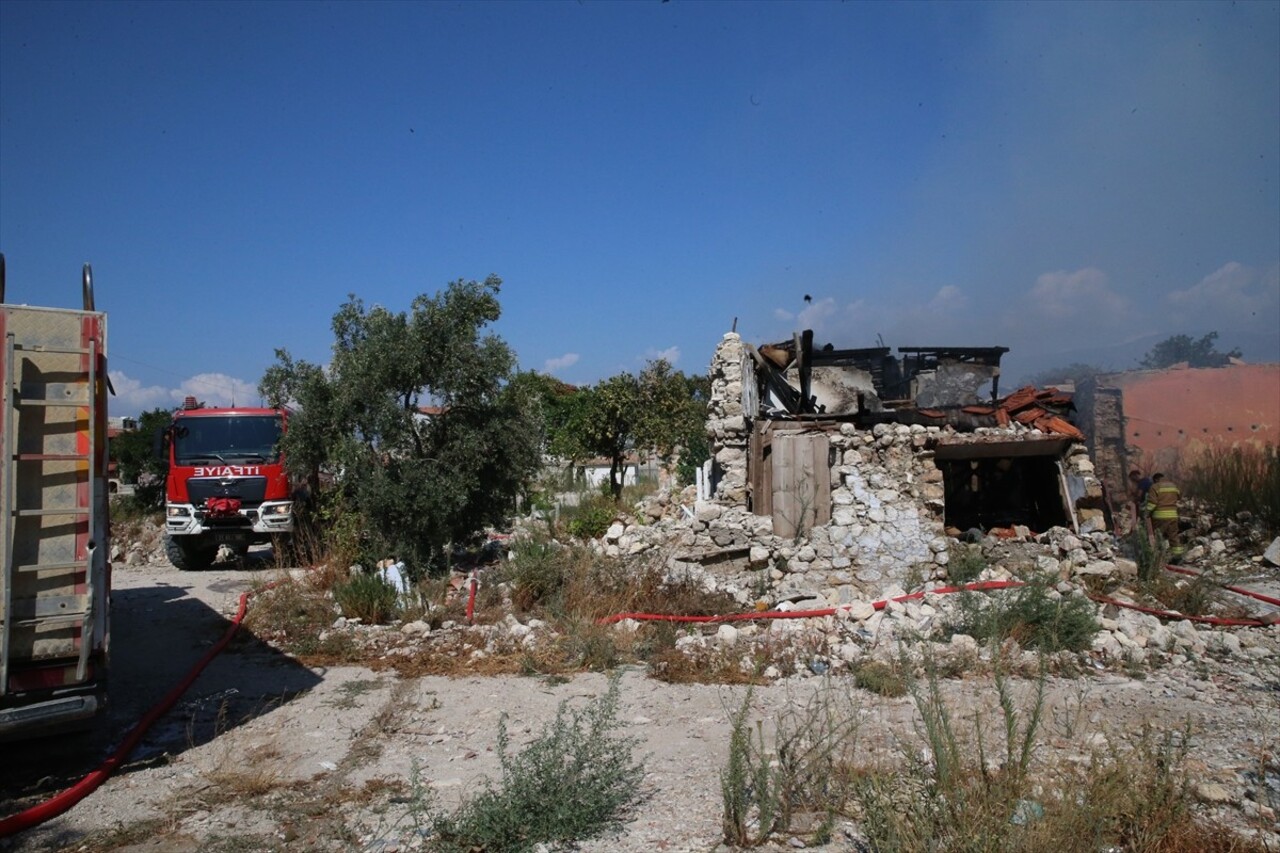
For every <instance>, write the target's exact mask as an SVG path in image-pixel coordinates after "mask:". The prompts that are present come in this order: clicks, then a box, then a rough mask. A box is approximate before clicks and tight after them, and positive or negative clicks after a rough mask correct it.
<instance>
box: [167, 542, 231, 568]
mask: <svg viewBox="0 0 1280 853" xmlns="http://www.w3.org/2000/svg"><path fill="white" fill-rule="evenodd" d="M188 538H189V537H186V536H178V537H174V536H166V537H165V538H164V553H165V556H167V557H168V558H169V562H170V563H173V565H174V566H175V567H176V568H178V569H181V570H183V571H198V570H200V569H207V568H209V566H210V564H212V563H213V558H214V557H215V556H217V553H218V551H217V549H216V548H208V547H201V546H200V545H199V544H197V543H195V542H187V541H186V540H187V539H188Z"/></svg>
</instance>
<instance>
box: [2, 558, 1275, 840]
mask: <svg viewBox="0 0 1280 853" xmlns="http://www.w3.org/2000/svg"><path fill="white" fill-rule="evenodd" d="M273 575H274V570H272V569H270V568H269V567H267V565H266V564H265V563H258V564H251V565H249V566H247V567H243V568H229V569H215V570H211V571H205V572H198V573H188V572H179V571H177V570H176V569H174V568H173V567H172V566H169V565H167V564H163V565H158V564H150V565H142V566H134V567H126V566H124V565H122V564H121V565H117V566H116V568H115V578H114V585H115V606H114V617H113V618H114V622H113V628H112V644H113V648H112V654H113V667H114V669H113V673H112V705H111V709H110V713H109V717H108V719H107V720H106V721H105V723H104V725H103V726H102V727H101V728H100V729H99V730H98V731H97V732H95V733H94V734H92V735H88V736H83V737H78V738H71V739H63V740H59V741H55V742H52V743H51V742H32V743H27V744H8V745H4V746H3V747H0V749H2V750H3V753H2V754H3V761H0V815H5V814H11V813H14V812H16V811H18V810H20V809H21V808H22V807H25V806H27V805H30V804H32V803H34V802H38V801H39V800H40V799H42V798H43V796H47V795H48V794H50V793H52V792H54V791H57V790H60V789H61V788H63V787H65V786H66V785H68V784H70V783H71V782H73V781H75V780H76V779H77V778H79V776H80V775H81V774H83V773H84V772H86V771H87V770H89V769H91V768H92V767H94V766H95V765H96V762H97V761H100V760H101V758H102V757H103V756H104V755H105V754H106V751H107V750H108V748H109V747H110V746H111V745H112V744H114V743H116V742H118V741H119V739H120V738H121V737H122V736H123V733H124V732H125V731H127V729H128V727H129V726H130V725H132V723H133V721H135V720H136V719H137V718H138V717H139V716H141V714H142V713H143V712H144V711H145V710H146V709H147V708H148V707H150V706H151V704H152V703H154V702H155V701H156V700H157V699H159V698H160V696H162V695H163V694H164V693H165V692H166V691H167V690H169V689H170V687H171V686H172V685H173V684H174V683H175V682H176V681H177V679H178V678H179V677H180V675H181V674H182V673H184V672H185V671H186V670H187V669H188V668H189V667H190V666H191V665H192V664H193V663H194V662H195V661H196V660H197V659H198V658H199V657H200V656H201V655H202V654H204V652H205V651H207V650H208V648H209V647H210V646H211V645H212V644H213V643H214V642H216V640H217V639H218V637H220V636H221V634H222V632H223V631H224V630H225V628H226V624H227V619H228V618H229V616H230V614H232V613H234V610H235V606H236V603H237V601H238V598H239V595H240V593H241V592H242V591H244V590H246V589H248V588H249V586H250V584H251V583H252V582H253V581H254V580H257V579H267V578H270V577H271V576H273ZM1255 630H1262V631H1266V632H1268V636H1269V637H1271V638H1273V639H1274V638H1277V637H1280V628H1277V627H1271V628H1267V629H1255ZM822 684H823V681H822V680H821V679H818V678H807V679H789V680H785V681H783V682H780V683H778V684H774V685H771V686H769V687H765V688H757V689H756V690H755V692H754V694H753V700H752V701H753V705H752V709H753V710H752V719H760V720H765V721H768V720H770V719H772V718H773V717H775V716H776V715H777V714H778V713H779V711H780V710H782V709H784V708H786V707H788V706H791V705H794V704H795V703H797V702H801V701H804V700H805V699H806V698H807V697H808V696H810V695H812V692H813V691H814V690H817V689H820V688H821V686H822ZM606 686H607V682H606V679H605V677H604V676H601V675H596V674H586V675H579V676H576V677H574V678H572V679H569V680H568V681H560V682H557V681H552V680H547V679H544V678H536V677H500V678H459V679H446V678H438V677H424V678H417V679H402V678H398V677H396V676H395V675H394V674H392V673H390V672H374V671H372V670H369V669H365V668H362V667H349V666H343V667H334V668H328V669H324V668H306V667H303V666H301V665H299V664H298V663H297V662H296V661H294V660H292V659H291V658H288V657H287V656H284V655H282V654H279V653H278V652H276V651H274V650H272V649H270V648H269V647H265V646H263V645H260V644H255V643H237V644H233V646H232V648H230V649H229V650H228V651H227V652H225V653H224V654H222V655H221V656H219V657H218V658H217V659H216V660H215V661H214V662H213V663H212V664H211V665H210V667H209V668H208V669H207V670H206V671H205V673H204V674H203V675H202V676H201V677H200V678H199V679H198V680H197V682H196V683H195V684H194V686H193V687H192V688H191V689H190V690H189V691H188V692H187V694H186V695H185V696H184V698H183V700H182V701H181V703H180V704H179V706H178V708H176V709H175V710H174V711H173V712H171V713H170V714H169V715H167V716H166V717H165V718H164V719H163V720H161V722H160V723H159V724H158V725H157V726H156V727H155V728H154V729H153V730H152V732H151V733H150V734H149V735H148V736H147V738H146V739H145V741H144V742H143V744H142V745H141V746H140V748H139V749H138V750H137V751H136V752H135V753H134V755H133V756H132V758H131V759H130V761H129V763H128V765H127V766H126V767H125V768H124V769H123V771H122V772H120V773H118V774H116V775H115V776H113V777H112V778H111V779H109V780H108V781H107V782H106V783H105V784H104V785H103V786H102V787H101V788H100V789H99V790H98V791H97V792H96V793H94V794H93V795H92V796H90V797H89V798H88V799H87V800H85V801H84V802H83V803H81V804H80V805H79V806H77V807H75V808H74V809H72V810H71V811H70V812H68V813H66V814H65V815H63V816H61V817H58V818H56V819H54V820H52V821H50V822H48V823H46V824H44V825H43V826H40V827H37V828H35V829H32V830H30V831H28V832H26V833H23V834H22V835H20V836H18V837H16V838H11V839H7V840H0V850H6V851H7V850H14V851H18V850H21V851H54V850H87V851H95V850H104V849H114V850H128V851H188V850H265V849H283V850H350V849H368V850H378V851H392V850H398V849H414V848H415V847H417V846H420V842H421V838H420V836H418V835H416V834H415V833H414V832H412V831H411V830H410V828H409V826H408V824H407V823H406V822H405V821H404V820H403V819H402V818H403V817H404V815H405V812H406V810H407V809H408V805H407V804H406V803H404V802H395V801H394V800H403V799H404V797H402V796H401V797H394V796H392V795H393V794H394V790H395V789H393V788H390V787H388V786H385V785H383V784H382V781H386V782H389V783H392V784H394V783H403V782H407V781H408V780H409V779H410V778H411V776H412V775H413V774H414V768H415V767H416V768H418V773H419V774H420V778H421V780H422V781H423V782H424V783H425V784H427V785H428V786H429V787H430V788H431V789H432V790H433V791H434V792H435V793H436V795H437V796H438V798H439V800H440V802H441V804H443V805H445V806H448V805H450V804H452V803H456V802H457V801H458V800H459V799H460V798H461V797H462V796H464V795H465V794H467V793H468V792H472V791H475V790H476V789H477V786H478V785H479V784H480V783H481V782H482V780H484V779H485V778H486V777H489V778H493V777H495V776H496V775H497V772H498V760H497V756H496V753H495V746H496V741H497V731H498V721H499V717H500V715H501V714H503V713H505V714H507V715H508V727H509V731H510V732H511V737H512V742H513V744H514V745H515V746H517V747H518V746H519V745H520V744H521V743H523V742H526V741H528V740H529V739H531V738H532V737H533V736H534V735H535V734H536V733H537V732H538V731H539V730H540V729H541V728H542V727H543V726H544V725H545V724H546V723H547V722H549V721H550V720H551V719H552V718H553V717H554V715H555V711H556V708H557V707H558V706H559V704H560V703H562V702H568V703H569V704H570V705H571V706H579V705H581V704H583V703H586V702H587V701H589V700H590V699H591V698H593V697H596V696H599V695H600V694H601V693H602V692H603V691H604V690H605V689H606ZM1048 687H1049V689H1048V705H1047V710H1046V713H1045V718H1044V719H1045V726H1046V728H1045V735H1046V736H1045V738H1044V742H1045V747H1044V749H1046V750H1059V751H1061V752H1062V753H1064V754H1067V755H1073V756H1074V755H1084V754H1085V753H1086V752H1087V750H1088V749H1089V748H1090V746H1093V745H1096V744H1097V743H1098V738H1099V737H1100V736H1101V735H1102V734H1107V733H1117V732H1119V733H1124V732H1128V733H1132V732H1136V731H1138V730H1139V729H1140V728H1141V727H1142V725H1143V724H1144V723H1149V724H1153V725H1155V726H1156V727H1157V728H1169V729H1172V728H1179V727H1181V726H1182V725H1183V724H1184V722H1187V721H1189V722H1190V723H1191V725H1192V726H1193V729H1194V731H1195V739H1194V747H1193V751H1192V754H1191V762H1192V763H1191V767H1192V769H1193V772H1194V774H1195V778H1196V780H1197V782H1198V783H1199V784H1200V785H1201V786H1204V794H1205V796H1204V799H1206V800H1209V799H1214V798H1215V796H1214V795H1215V794H1218V793H1222V794H1224V796H1223V797H1222V799H1223V802H1221V803H1218V804H1215V805H1212V806H1206V808H1210V809H1211V810H1212V812H1213V814H1214V815H1215V816H1217V817H1219V818H1221V819H1224V820H1226V821H1228V822H1229V823H1231V824H1233V825H1235V826H1238V827H1242V828H1244V827H1252V828H1254V829H1257V828H1259V827H1265V828H1266V829H1267V830H1268V831H1269V832H1271V833H1275V832H1280V824H1277V823H1276V817H1275V815H1276V810H1278V808H1280V802H1276V800H1278V799H1280V778H1277V779H1276V780H1275V783H1274V787H1273V788H1271V789H1270V790H1269V791H1268V790H1264V791H1263V794H1262V796H1261V803H1259V802H1257V801H1255V800H1257V799H1258V797H1257V795H1255V796H1254V798H1253V799H1251V798H1250V796H1249V794H1248V793H1247V792H1248V790H1250V789H1253V790H1257V789H1258V788H1259V786H1258V784H1256V781H1257V780H1256V777H1255V776H1251V775H1250V774H1254V773H1256V771H1257V768H1258V767H1259V766H1260V762H1261V763H1262V764H1264V765H1265V762H1266V756H1267V755H1272V756H1274V755H1275V754H1276V752H1277V746H1278V745H1280V677H1278V675H1277V670H1276V659H1275V658H1274V657H1272V658H1271V659H1269V660H1252V659H1248V660H1246V659H1243V658H1242V659H1240V660H1234V659H1232V660H1226V661H1222V660H1210V661H1206V662H1204V663H1203V664H1202V665H1200V666H1197V667H1195V668H1183V669H1174V668H1172V667H1165V668H1162V669H1158V670H1156V671H1154V672H1151V673H1149V674H1145V677H1143V678H1140V679H1135V678H1130V677H1128V676H1127V675H1124V674H1119V673H1116V672H1104V673H1099V674H1097V675H1091V676H1086V677H1082V678H1079V679H1051V680H1050V682H1049V685H1048ZM1016 688H1017V690H1018V691H1020V693H1021V694H1022V695H1027V694H1029V692H1030V691H1031V689H1032V685H1031V684H1029V683H1027V682H1017V683H1016ZM620 689H621V700H622V713H621V720H622V721H624V722H625V723H626V724H627V725H626V731H627V733H629V734H631V735H633V736H635V737H637V738H638V739H639V741H640V746H639V754H640V755H641V756H643V757H644V759H645V765H646V771H647V772H646V775H645V782H644V785H645V793H646V795H647V796H646V799H645V800H644V802H643V804H642V805H641V806H639V807H638V808H637V809H636V810H635V812H634V813H633V814H631V815H629V816H628V817H629V819H628V821H627V823H626V824H625V826H624V827H623V830H622V834H621V836H619V837H614V838H608V839H602V840H596V841H592V842H589V843H587V844H585V845H583V846H582V849H584V850H588V851H624V852H625V851H652V850H666V851H685V850H687V851H707V850H713V849H716V848H717V846H718V843H719V839H720V795H719V772H720V768H721V766H722V765H723V763H724V760H725V757H726V754H727V746H728V735H729V717H730V714H731V713H732V711H733V710H734V709H735V708H736V707H738V706H739V705H740V703H741V702H742V699H743V696H744V690H743V688H739V687H724V686H704V685H689V686H673V685H668V684H664V683H662V682H659V681H656V680H652V679H649V678H647V677H646V676H645V674H644V671H643V670H642V669H640V668H627V669H624V671H623V672H622V673H621V676H620ZM848 691H849V695H851V696H853V697H854V699H855V701H857V702H858V704H859V707H860V709H861V710H860V714H861V716H862V719H863V727H862V735H861V737H862V740H861V742H862V743H863V744H865V748H866V750H867V753H868V755H869V756H877V757H879V758H881V759H883V760H893V756H894V755H897V754H898V753H897V750H898V749H900V748H902V747H903V745H904V744H906V745H908V748H913V747H910V744H911V743H912V738H913V737H914V734H913V732H914V721H915V719H916V714H915V711H914V707H913V705H912V702H911V700H909V699H906V698H903V699H884V698H880V697H878V696H874V695H872V694H869V693H866V692H864V691H857V690H854V689H853V688H848ZM944 691H945V693H946V695H947V697H948V699H949V700H950V701H951V702H952V707H954V708H956V709H957V711H958V713H959V714H960V716H961V717H963V718H965V719H968V718H969V717H970V716H971V714H972V712H973V711H975V710H979V709H987V712H985V713H984V718H987V719H990V718H991V715H990V713H989V712H990V711H991V710H994V709H995V701H994V700H995V694H994V690H993V688H992V685H991V682H990V680H989V679H985V678H973V679H962V680H949V681H946V682H945V683H944ZM766 725H768V723H766ZM1272 761H1273V762H1274V759H1272ZM1273 766H1274V764H1273ZM1215 785H1216V786H1217V787H1214V786H1215ZM1262 787H1263V788H1264V789H1265V787H1266V786H1265V785H1263V786H1262ZM1270 843H1271V844H1272V845H1276V846H1273V847H1272V848H1271V849H1280V836H1275V835H1272V836H1271V837H1270ZM792 846H795V844H794V843H793V844H792ZM826 849H830V850H851V849H855V847H854V844H853V843H852V842H851V841H850V840H849V838H848V837H847V836H846V835H845V834H843V833H841V832H837V834H836V838H835V840H834V841H832V842H831V843H830V844H828V845H827V847H826Z"/></svg>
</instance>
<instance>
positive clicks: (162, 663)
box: [0, 581, 323, 816]
mask: <svg viewBox="0 0 1280 853" xmlns="http://www.w3.org/2000/svg"><path fill="white" fill-rule="evenodd" d="M212 588H213V589H214V590H215V591H223V592H228V593H230V592H234V591H236V590H239V589H243V588H244V583H243V581H228V582H220V583H216V584H214V585H212ZM188 589H190V587H189V586H185V585H166V584H159V585H156V586H149V587H140V588H134V589H125V590H120V589H117V590H115V591H114V592H113V593H112V614H111V619H112V622H111V669H110V682H109V688H108V691H109V700H108V709H107V712H106V714H105V715H104V716H103V717H101V718H100V719H99V720H98V721H97V724H96V725H95V727H94V728H93V729H92V730H90V731H87V732H84V733H80V734H72V735H60V736H56V737H47V738H38V739H34V740H28V741H20V742H15V743H6V744H3V745H0V751H2V753H3V760H2V761H0V816H5V815H9V814H14V813H16V812H19V811H21V810H23V809H25V808H28V807H30V806H32V805H34V804H35V803H38V802H40V801H42V800H44V799H46V798H47V797H48V796H50V795H52V794H54V793H56V792H58V791H61V790H63V789H65V788H67V787H70V786H71V785H73V784H75V783H76V782H78V781H79V780H80V779H81V778H82V777H84V776H85V775H86V774H87V773H89V772H90V771H92V770H94V769H96V768H97V767H98V766H99V765H100V764H101V762H102V761H103V760H104V759H105V758H106V757H107V756H108V755H110V754H111V752H112V750H114V749H116V748H117V747H118V746H119V744H120V743H122V742H123V740H124V739H125V737H126V736H127V735H128V733H129V731H130V730H131V729H132V728H133V727H134V725H136V724H137V722H138V720H140V719H141V718H142V717H143V715H145V714H146V713H147V711H148V710H150V709H151V708H152V707H153V706H154V705H155V704H156V703H157V702H159V701H160V700H161V699H162V698H163V697H164V696H165V695H166V694H167V693H168V692H169V691H170V690H172V689H174V687H175V686H176V685H177V684H178V683H179V681H180V680H182V679H183V678H184V677H185V676H186V674H187V673H188V672H189V671H190V670H191V669H192V667H193V666H194V665H195V664H196V663H197V662H198V661H199V660H200V659H201V657H203V656H204V655H205V654H206V653H207V652H208V651H209V650H210V649H211V648H212V647H213V646H214V645H215V644H216V643H217V642H218V640H219V639H220V638H221V637H222V636H223V634H224V633H226V631H227V630H228V628H229V627H230V625H231V621H232V618H233V616H234V614H229V615H224V614H221V613H218V612H217V611H216V610H214V609H213V608H211V607H209V606H208V605H207V604H205V603H204V602H202V601H200V600H199V599H197V598H194V597H192V596H190V595H188V594H187V590H188ZM228 600H229V601H230V602H232V603H234V602H235V600H236V598H235V597H232V596H229V597H228ZM322 677H323V674H322V673H320V672H317V671H314V670H311V669H308V668H307V667H304V666H302V665H301V664H299V663H298V662H297V661H295V660H294V659H292V658H290V657H288V656H287V655H284V654H282V653H281V652H279V651H277V650H276V649H273V648H272V647H270V646H268V645H266V644H264V643H261V642H258V641H257V640H255V639H253V638H252V637H251V636H250V635H249V634H248V633H247V631H245V630H244V629H241V632H240V635H239V636H238V637H237V638H236V640H235V641H233V642H232V643H231V644H230V645H229V646H228V647H227V648H226V649H225V650H224V651H223V652H222V653H221V654H219V655H218V656H217V657H215V658H214V659H213V660H212V661H211V662H210V664H209V665H208V667H207V668H206V669H205V670H204V672H203V673H202V674H201V675H200V676H199V677H198V678H197V679H196V680H195V682H194V683H193V684H192V685H191V687H190V688H188V689H187V691H186V692H185V693H184V694H183V695H182V697H181V698H180V699H179V700H178V701H177V703H176V704H175V705H174V707H173V708H172V709H171V710H170V711H169V712H168V713H166V714H165V715H164V716H163V717H161V718H160V719H159V720H157V721H156V723H155V725H153V726H152V727H151V729H150V730H149V731H148V732H147V734H146V736H145V737H144V738H143V740H142V741H141V742H140V743H139V744H138V746H137V748H136V749H134V750H133V752H132V753H131V754H130V756H129V757H128V758H127V759H126V760H125V763H124V764H123V765H122V766H121V768H120V769H119V770H118V771H117V774H125V773H129V772H131V771H133V770H136V769H139V768H141V767H146V766H152V765H154V764H157V763H163V762H165V761H167V760H168V758H169V757H170V756H174V755H179V754H181V753H182V752H184V751H186V750H188V749H191V748H193V747H198V746H201V745H203V744H205V743H208V742H210V741H212V740H214V739H215V738H217V737H218V736H219V735H221V734H222V733H224V732H226V731H229V730H231V729H234V728H236V727H237V726H240V725H243V724H244V723H246V722H248V721H250V720H253V719H255V718H258V717H262V716H265V715H267V714H270V713H271V712H272V711H273V710H275V709H276V708H278V707H280V706H282V705H284V704H286V703H288V702H290V701H292V700H293V699H294V698H295V697H297V696H298V695H299V694H301V693H304V692H306V691H308V690H310V689H311V688H313V687H314V686H315V685H317V684H318V683H319V682H320V681H321V679H322Z"/></svg>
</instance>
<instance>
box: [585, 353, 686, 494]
mask: <svg viewBox="0 0 1280 853" xmlns="http://www.w3.org/2000/svg"><path fill="white" fill-rule="evenodd" d="M581 393H582V397H581V399H580V401H578V403H577V404H576V405H577V406H578V408H576V409H575V410H574V411H573V412H572V415H571V417H570V418H569V419H567V421H566V422H565V426H564V428H563V432H564V433H565V437H564V439H563V445H564V446H565V447H566V448H569V449H570V450H571V451H572V452H571V453H570V454H569V455H570V456H571V458H578V459H580V458H583V457H585V456H590V455H599V456H603V457H605V458H607V459H608V460H609V463H610V464H609V483H610V491H611V492H612V493H613V497H614V499H615V500H616V499H617V498H618V497H619V496H620V495H621V494H622V477H621V473H622V469H623V464H624V462H625V460H626V456H627V454H628V453H629V452H631V451H638V452H651V453H656V454H657V455H658V456H659V457H661V458H662V459H663V460H664V461H668V462H669V461H670V460H671V459H672V457H673V456H675V455H676V454H681V458H683V456H684V455H685V454H686V453H690V452H692V453H694V454H696V453H699V452H701V453H703V455H705V453H706V437H705V435H704V430H705V426H704V424H705V421H706V413H707V398H708V396H709V393H710V380H708V379H707V378H705V377H689V376H685V375H684V373H682V372H680V371H678V370H673V369H672V367H671V364H670V363H669V362H667V361H666V360H664V359H658V360H655V361H651V362H649V363H648V364H647V365H646V366H645V368H644V370H642V371H641V372H640V375H639V376H635V375H633V374H631V373H625V372H624V373H619V374H617V375H616V376H611V377H609V378H608V379H604V380H601V381H600V382H598V383H596V384H595V385H594V386H592V387H591V388H590V389H587V390H586V391H585V392H581ZM702 458H703V457H702V456H699V457H698V462H701V460H702Z"/></svg>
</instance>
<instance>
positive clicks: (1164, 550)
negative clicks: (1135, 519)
mask: <svg viewBox="0 0 1280 853" xmlns="http://www.w3.org/2000/svg"><path fill="white" fill-rule="evenodd" d="M1127 539H1128V544H1129V548H1130V549H1131V550H1132V551H1133V561H1134V562H1135V563H1137V564H1138V580H1140V581H1142V582H1143V583H1150V582H1151V581H1153V580H1155V579H1156V578H1158V577H1159V576H1160V571H1161V569H1163V568H1164V566H1165V564H1166V563H1168V562H1169V543H1168V542H1165V541H1164V539H1163V538H1162V537H1159V536H1152V535H1151V534H1149V533H1148V532H1147V528H1146V525H1145V524H1140V525H1138V527H1137V529H1136V530H1134V531H1133V532H1132V533H1130V534H1129V536H1128V537H1127Z"/></svg>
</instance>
